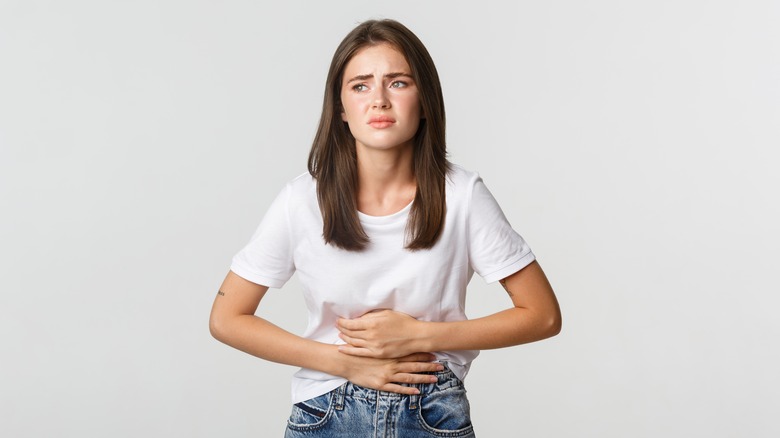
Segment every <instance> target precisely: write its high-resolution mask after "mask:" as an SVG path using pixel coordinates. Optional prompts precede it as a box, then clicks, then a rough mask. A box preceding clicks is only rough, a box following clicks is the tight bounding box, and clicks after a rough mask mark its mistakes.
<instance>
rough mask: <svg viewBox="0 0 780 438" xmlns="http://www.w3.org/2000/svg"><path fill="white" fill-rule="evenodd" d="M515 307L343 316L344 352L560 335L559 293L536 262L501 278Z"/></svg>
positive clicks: (396, 352)
mask: <svg viewBox="0 0 780 438" xmlns="http://www.w3.org/2000/svg"><path fill="white" fill-rule="evenodd" d="M501 284H502V285H503V286H504V288H505V289H506V291H507V293H508V294H509V296H510V298H511V299H512V304H513V306H512V307H511V308H509V309H506V310H503V311H501V312H498V313H494V314H492V315H489V316H485V317H482V318H477V319H471V320H465V321H452V322H426V321H417V320H416V319H414V318H412V317H411V316H409V315H405V314H403V313H399V312H394V311H391V310H382V311H377V312H371V313H367V314H366V315H363V316H362V317H360V318H357V319H351V320H349V319H339V321H338V327H339V330H340V331H341V337H342V339H343V340H345V341H346V342H347V343H348V344H349V345H347V346H342V347H341V348H340V350H341V351H342V352H343V353H347V354H349V355H355V356H362V357H394V356H402V355H405V354H408V353H409V352H412V351H425V352H433V351H442V350H486V349H493V348H502V347H509V346H512V345H519V344H525V343H529V342H534V341H539V340H542V339H545V338H549V337H551V336H555V335H556V334H558V333H559V332H560V330H561V311H560V308H559V306H558V301H557V299H556V298H555V293H554V292H553V290H552V287H551V286H550V283H549V282H548V281H547V277H546V276H545V275H544V272H543V271H542V268H541V266H539V263H537V262H536V261H534V262H532V263H531V264H529V265H528V266H526V267H525V268H523V269H521V270H520V271H518V272H516V273H514V274H512V275H510V276H509V277H507V278H505V279H504V280H501Z"/></svg>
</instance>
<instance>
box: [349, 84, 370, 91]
mask: <svg viewBox="0 0 780 438" xmlns="http://www.w3.org/2000/svg"><path fill="white" fill-rule="evenodd" d="M367 89H368V87H366V85H365V84H357V85H354V86H353V87H352V90H353V91H357V92H361V91H365V90H367Z"/></svg>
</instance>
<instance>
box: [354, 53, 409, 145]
mask: <svg viewBox="0 0 780 438" xmlns="http://www.w3.org/2000/svg"><path fill="white" fill-rule="evenodd" d="M341 104H342V106H343V111H342V113H341V119H342V120H343V121H345V122H347V124H348V125H349V130H350V132H352V135H353V136H354V137H355V141H356V146H357V147H358V148H370V149H392V148H399V147H401V148H404V147H408V148H411V147H412V139H413V138H414V135H415V133H417V128H418V126H420V117H421V115H420V114H421V111H420V99H419V95H418V90H417V84H415V82H414V78H412V71H411V69H410V68H409V64H408V63H407V62H406V58H404V55H403V54H401V52H399V51H398V50H396V49H395V48H394V47H393V46H391V45H388V44H379V45H376V46H369V47H364V48H362V49H360V50H359V51H358V52H357V53H356V54H355V55H354V56H353V57H352V59H350V61H349V62H348V63H347V65H346V67H345V68H344V74H343V79H342V82H341Z"/></svg>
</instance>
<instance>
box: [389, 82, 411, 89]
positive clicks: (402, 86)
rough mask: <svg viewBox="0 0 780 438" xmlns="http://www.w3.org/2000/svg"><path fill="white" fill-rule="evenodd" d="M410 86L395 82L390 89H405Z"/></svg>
mask: <svg viewBox="0 0 780 438" xmlns="http://www.w3.org/2000/svg"><path fill="white" fill-rule="evenodd" d="M408 86H409V85H408V84H407V83H406V82H404V81H395V82H393V83H392V84H390V88H404V87H408Z"/></svg>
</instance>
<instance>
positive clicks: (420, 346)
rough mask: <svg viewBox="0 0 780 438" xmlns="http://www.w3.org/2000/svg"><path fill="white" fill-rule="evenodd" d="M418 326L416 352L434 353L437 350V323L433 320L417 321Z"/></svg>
mask: <svg viewBox="0 0 780 438" xmlns="http://www.w3.org/2000/svg"><path fill="white" fill-rule="evenodd" d="M417 323H418V327H417V328H416V330H415V333H418V336H417V338H416V339H415V344H414V347H415V348H414V352H422V353H432V352H434V351H436V350H438V349H437V348H436V329H437V325H438V324H437V323H435V322H431V321H417Z"/></svg>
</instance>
